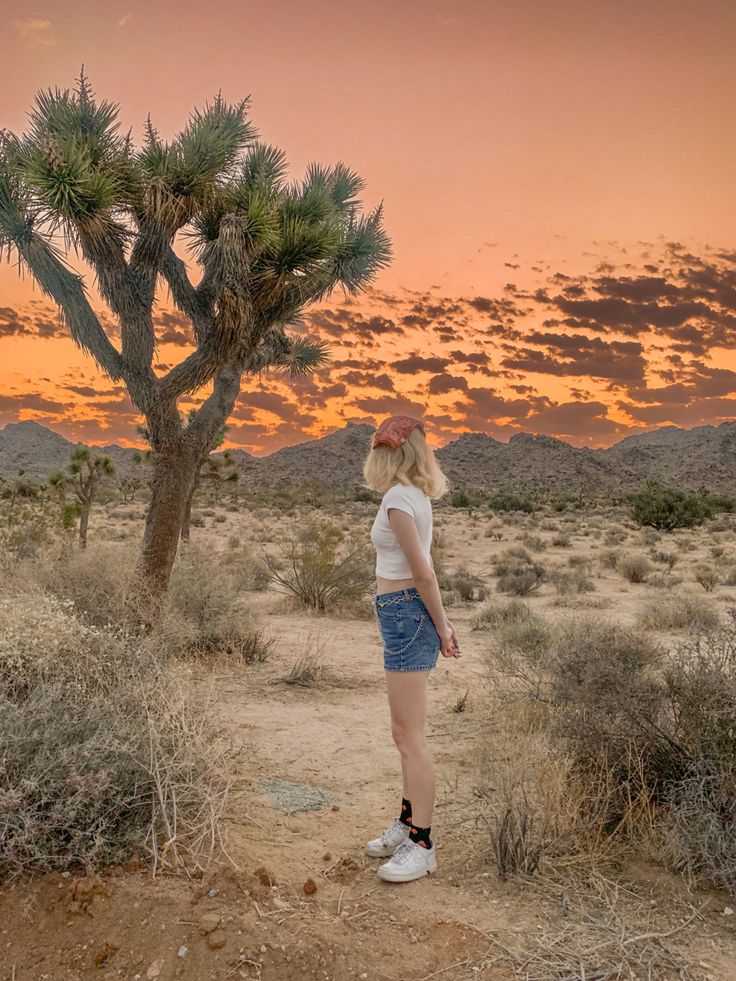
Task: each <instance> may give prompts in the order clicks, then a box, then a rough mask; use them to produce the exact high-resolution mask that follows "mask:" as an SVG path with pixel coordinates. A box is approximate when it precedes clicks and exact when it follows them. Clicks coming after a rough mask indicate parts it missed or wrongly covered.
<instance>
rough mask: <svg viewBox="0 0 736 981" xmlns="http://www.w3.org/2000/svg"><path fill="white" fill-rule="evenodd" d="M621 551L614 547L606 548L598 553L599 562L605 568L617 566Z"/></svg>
mask: <svg viewBox="0 0 736 981" xmlns="http://www.w3.org/2000/svg"><path fill="white" fill-rule="evenodd" d="M620 558H621V552H620V551H618V549H615V548H609V549H606V550H605V551H604V552H601V554H600V563H601V565H602V566H603V567H604V568H605V569H615V568H617V566H618V563H619V559H620Z"/></svg>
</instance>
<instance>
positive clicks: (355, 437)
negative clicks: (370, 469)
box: [0, 422, 736, 494]
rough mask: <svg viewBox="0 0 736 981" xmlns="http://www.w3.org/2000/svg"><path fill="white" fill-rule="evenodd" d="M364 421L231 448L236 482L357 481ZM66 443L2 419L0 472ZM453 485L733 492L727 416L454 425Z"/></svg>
mask: <svg viewBox="0 0 736 981" xmlns="http://www.w3.org/2000/svg"><path fill="white" fill-rule="evenodd" d="M373 432H374V430H373V427H372V426H369V425H365V424H358V423H348V424H347V425H346V426H344V427H343V428H342V429H338V430H336V431H335V432H333V433H330V434H328V435H327V436H323V437H322V438H321V439H311V440H306V441H305V442H303V443H297V444H296V445H294V446H287V447H284V448H283V449H281V450H277V451H276V452H275V453H271V454H269V455H268V456H265V457H254V456H252V455H250V454H249V453H245V452H244V451H240V450H238V451H235V454H234V455H235V457H236V459H237V461H238V466H239V469H240V470H241V474H242V479H243V481H244V483H245V482H247V481H250V482H257V483H260V484H269V485H274V484H279V483H292V482H303V481H319V482H322V483H325V484H328V485H330V486H333V487H338V488H342V487H344V488H347V487H353V486H355V485H356V484H360V483H362V482H363V473H362V470H363V461H364V460H365V456H366V454H367V452H368V449H369V447H370V442H371V438H372V435H373ZM72 447H73V444H72V443H70V442H69V441H68V440H66V439H64V437H63V436H60V435H59V434H58V433H55V432H53V431H52V430H50V429H47V428H45V427H44V426H41V425H39V424H38V423H36V422H21V423H11V424H9V425H7V426H6V427H5V428H4V429H1V430H0V477H4V478H5V479H13V478H14V477H16V476H17V474H18V471H19V470H24V471H25V473H26V475H27V476H29V477H32V478H34V479H43V478H44V477H46V476H47V475H48V474H49V473H51V472H53V471H54V470H60V469H63V468H64V467H65V466H66V463H67V461H68V458H69V452H70V450H71V449H72ZM97 449H98V451H99V452H100V453H104V454H107V455H108V456H110V457H111V458H112V459H113V461H114V463H115V464H116V468H117V471H118V473H119V474H120V475H121V476H125V475H130V474H132V473H135V474H137V475H138V476H140V475H141V471H140V468H137V467H136V466H135V464H133V463H132V451H131V450H130V449H125V448H123V447H120V446H116V445H112V446H105V447H98V448H97ZM437 459H438V461H439V462H440V465H441V466H442V468H443V470H444V471H445V472H446V473H447V475H448V477H449V478H450V481H451V484H452V487H453V488H455V489H457V488H480V489H488V490H495V489H506V490H515V491H524V490H529V491H532V490H533V491H535V492H543V491H550V492H565V493H567V494H570V493H572V494H577V493H580V492H581V491H583V492H585V493H591V492H595V491H596V490H601V491H605V490H613V491H621V490H631V489H634V488H636V487H638V486H639V485H640V484H641V483H642V482H643V481H644V480H645V479H646V478H647V477H649V476H655V477H658V478H660V479H661V480H663V481H665V482H667V483H670V484H673V485H675V486H677V487H682V488H686V489H695V488H697V487H700V486H701V485H704V486H706V487H708V488H709V489H710V490H713V491H716V492H718V493H723V494H734V493H736V422H725V423H722V424H721V425H720V426H698V427H696V428H694V429H680V428H678V427H676V426H666V427H664V428H662V429H658V430H654V431H653V432H650V433H645V434H642V435H637V436H627V437H626V438H625V439H623V440H621V442H619V443H616V444H615V445H614V446H611V447H609V448H608V449H604V450H591V449H588V448H586V447H583V448H580V447H576V446H571V445H570V444H569V443H566V442H564V440H560V439H554V438H553V437H551V436H534V435H531V434H529V433H518V434H517V435H515V436H513V437H512V438H511V439H510V440H509V441H508V443H500V442H499V441H498V440H495V439H492V438H491V437H490V436H486V435H485V434H484V433H463V434H462V435H461V436H459V437H458V438H457V439H454V440H451V441H450V442H449V443H447V444H446V445H445V446H443V447H442V448H441V449H439V450H437Z"/></svg>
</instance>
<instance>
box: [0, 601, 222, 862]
mask: <svg viewBox="0 0 736 981" xmlns="http://www.w3.org/2000/svg"><path fill="white" fill-rule="evenodd" d="M4 586H5V588H4V591H3V596H2V599H1V600H0V745H1V746H2V747H3V751H2V756H1V758H0V878H4V877H7V876H14V875H19V874H21V873H24V872H45V871H49V870H52V869H67V868H68V869H76V870H91V869H92V868H93V867H96V866H99V865H102V864H109V863H118V862H121V861H124V860H126V859H127V858H129V857H130V856H131V854H133V853H136V854H144V853H147V854H148V856H149V857H150V859H151V861H152V863H153V865H154V867H158V866H160V865H163V864H167V863H168V864H171V865H174V866H176V865H179V864H184V863H186V864H188V865H190V866H191V867H197V866H200V867H201V866H202V865H203V864H206V862H207V860H208V856H211V852H212V849H213V848H214V847H215V845H216V844H217V842H218V841H219V817H220V813H221V811H222V808H223V806H224V802H225V799H226V796H227V788H228V779H227V776H226V768H225V766H224V759H225V757H224V753H223V750H222V747H221V746H220V744H219V740H218V738H217V734H216V733H215V732H214V731H213V730H212V727H211V725H210V724H209V723H208V722H207V717H208V716H207V713H206V712H202V710H201V708H199V709H197V708H195V707H194V706H193V705H192V704H191V703H190V701H189V699H188V697H187V696H186V694H185V693H184V691H183V689H182V688H181V687H180V686H179V684H178V683H177V681H176V679H175V677H174V675H173V673H172V672H170V671H169V670H168V669H166V668H165V667H164V666H163V665H162V664H161V663H160V662H158V661H157V660H156V659H154V658H153V657H151V656H149V655H148V654H147V652H146V650H145V649H143V648H139V647H132V646H130V645H129V644H128V643H126V642H124V641H122V640H118V639H116V638H115V637H114V636H111V635H108V634H105V633H103V632H102V631H101V630H100V629H99V628H97V627H94V626H91V625H89V624H87V623H85V622H84V621H83V620H82V619H81V618H80V617H79V616H78V614H76V613H75V611H74V610H73V608H72V607H71V605H70V604H69V603H68V602H66V603H65V602H63V601H61V600H59V599H58V598H56V597H54V596H52V595H50V594H48V593H47V592H44V591H43V590H41V589H39V588H35V589H30V588H24V589H23V590H22V592H21V591H18V590H15V589H13V588H11V587H10V586H9V584H7V583H6V584H4ZM164 843H165V844H164Z"/></svg>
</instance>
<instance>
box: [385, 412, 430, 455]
mask: <svg viewBox="0 0 736 981" xmlns="http://www.w3.org/2000/svg"><path fill="white" fill-rule="evenodd" d="M417 428H419V429H421V431H422V432H423V433H424V432H425V429H424V423H423V422H422V420H421V419H415V418H414V417H413V416H389V417H388V419H384V420H383V422H382V423H381V425H380V426H379V427H378V429H377V430H376V434H375V436H374V437H373V446H374V447H376V446H390V447H391V449H392V450H397V449H398V448H399V446H401V444H402V443H403V442H404V440H405V439H406V437H407V436H408V435H409V433H410V432H411V431H412V429H417Z"/></svg>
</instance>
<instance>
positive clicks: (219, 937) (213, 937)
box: [207, 930, 227, 950]
mask: <svg viewBox="0 0 736 981" xmlns="http://www.w3.org/2000/svg"><path fill="white" fill-rule="evenodd" d="M226 941H227V934H226V933H225V931H224V930H215V931H214V932H213V933H208V934H207V946H208V947H209V948H210V950H219V949H220V948H221V947H224V946H225V942H226Z"/></svg>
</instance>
